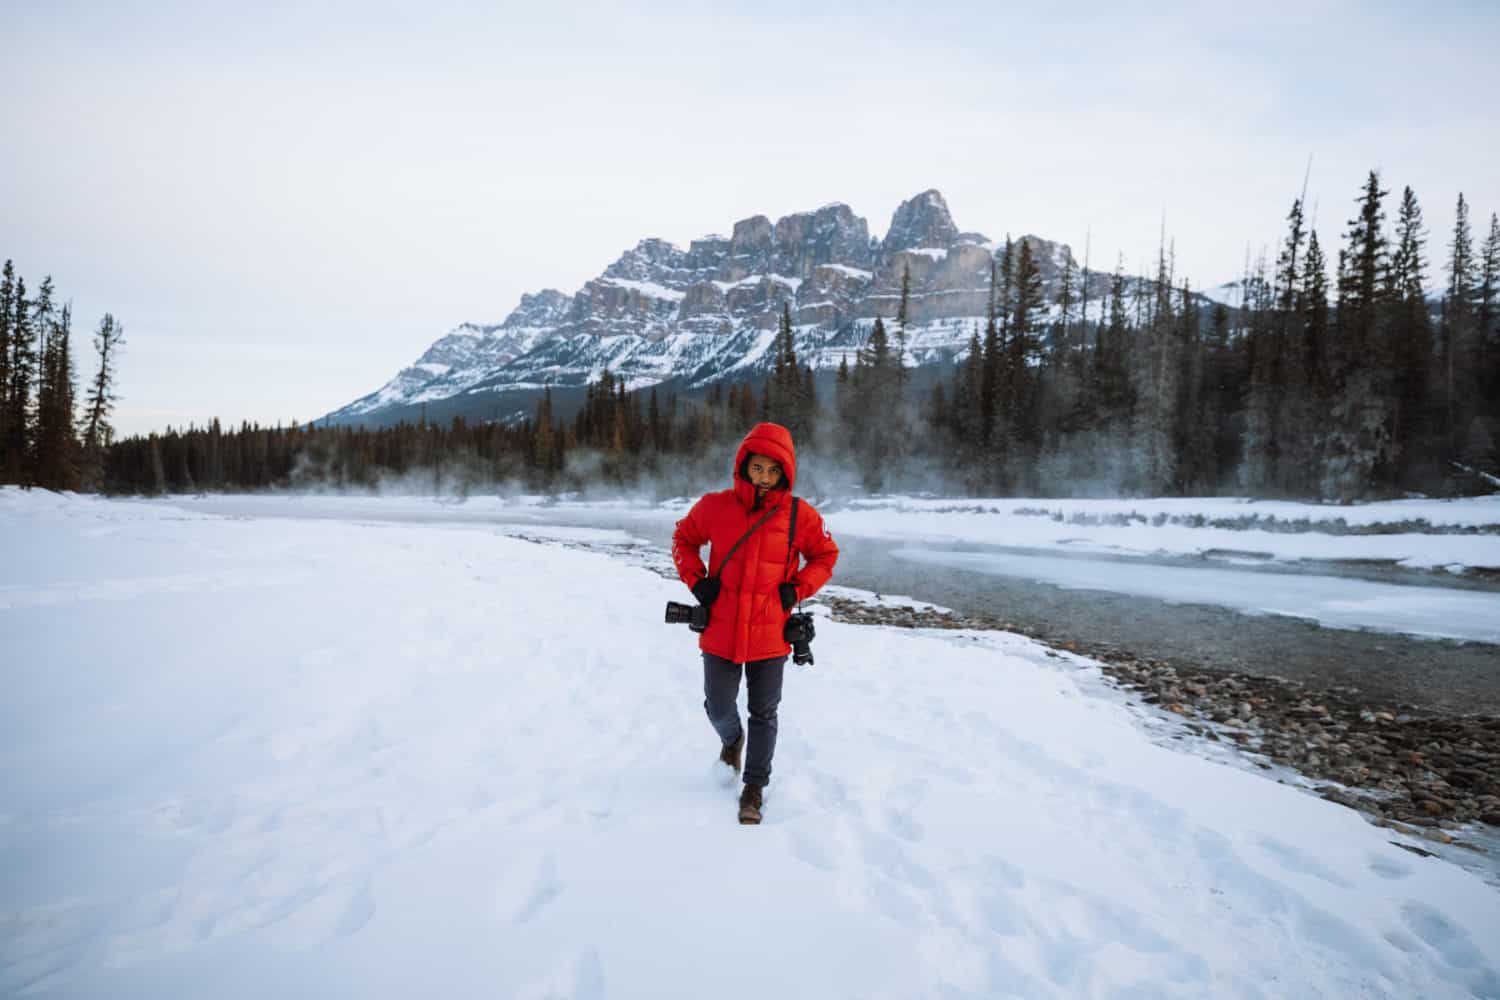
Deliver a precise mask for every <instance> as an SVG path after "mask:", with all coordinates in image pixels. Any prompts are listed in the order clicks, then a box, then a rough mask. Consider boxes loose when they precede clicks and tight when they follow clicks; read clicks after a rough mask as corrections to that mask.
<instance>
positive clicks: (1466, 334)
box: [1441, 193, 1475, 454]
mask: <svg viewBox="0 0 1500 1000" xmlns="http://www.w3.org/2000/svg"><path fill="white" fill-rule="evenodd" d="M1448 248H1449V254H1448V291H1447V295H1446V296H1445V297H1444V299H1443V326H1442V353H1441V358H1442V369H1443V407H1444V416H1445V420H1444V439H1445V442H1446V444H1447V447H1448V452H1449V453H1450V454H1457V453H1458V451H1459V445H1460V442H1459V440H1458V432H1459V430H1460V428H1461V426H1462V423H1463V422H1462V420H1461V416H1462V410H1463V408H1464V404H1465V403H1467V397H1468V393H1466V392H1465V391H1464V390H1465V388H1467V387H1466V385H1465V382H1466V379H1465V377H1464V376H1465V374H1466V373H1467V372H1468V371H1469V363H1470V362H1471V358H1470V355H1471V354H1472V353H1474V352H1472V350H1471V349H1470V344H1471V341H1472V340H1473V330H1472V327H1473V308H1472V307H1473V300H1474V292H1475V281H1474V241H1473V235H1472V234H1471V233H1470V230H1469V206H1468V203H1467V202H1465V201H1464V196H1463V194H1462V193H1460V194H1459V196H1458V208H1457V211H1456V213H1455V219H1454V223H1453V240H1452V242H1451V243H1449V245H1448Z"/></svg>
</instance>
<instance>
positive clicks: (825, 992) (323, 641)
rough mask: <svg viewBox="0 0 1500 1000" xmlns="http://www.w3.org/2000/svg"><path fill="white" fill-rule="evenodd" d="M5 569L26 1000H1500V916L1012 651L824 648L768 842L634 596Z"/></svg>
mask: <svg viewBox="0 0 1500 1000" xmlns="http://www.w3.org/2000/svg"><path fill="white" fill-rule="evenodd" d="M568 530H571V531H573V532H577V531H579V530H581V529H577V528H573V529H568ZM574 537H575V538H576V537H582V536H579V535H575V536H574ZM0 549H3V551H4V552H5V553H6V557H7V558H6V559H5V560H4V562H3V564H0V661H3V662H4V663H5V664H6V669H7V672H8V675H9V676H8V680H9V696H8V698H7V699H6V701H5V702H4V703H3V707H0V723H3V725H0V732H3V733H4V735H3V737H0V740H3V743H0V776H3V778H0V780H3V781H4V785H5V787H6V789H7V801H6V804H5V807H4V808H5V813H4V815H3V817H0V880H3V883H4V885H5V889H6V891H5V893H4V903H3V904H0V905H3V907H4V911H3V915H0V992H3V993H6V994H23V995H38V996H46V995H57V996H61V995H67V996H101V997H102V996H120V995H149V996H153V997H172V996H193V995H198V994H200V993H201V991H202V988H203V984H204V983H205V982H210V981H211V982H213V983H215V984H216V985H215V991H216V993H218V994H221V995H227V996H245V997H252V996H254V997H259V996H266V995H278V994H279V995H286V994H290V993H292V992H301V993H318V994H323V995H330V994H339V995H361V996H406V995H411V994H413V993H416V992H436V993H439V994H441V995H445V996H507V997H541V996H547V995H567V996H592V997H602V996H607V995H616V996H642V995H651V996H699V995H701V994H702V992H703V989H704V987H703V984H704V983H705V982H708V981H712V982H714V983H715V986H714V992H715V993H716V995H721V996H740V995H744V996H764V995H767V994H768V993H770V994H774V995H780V996H809V997H812V996H818V997H821V996H829V995H856V996H892V997H896V996H900V997H917V996H934V995H947V996H985V997H994V996H1017V997H1045V996H1058V997H1073V996H1090V995H1101V996H1102V995H1122V994H1125V993H1135V994H1136V995H1152V996H1184V997H1188V996H1192V997H1197V996H1204V995H1214V996H1246V997H1253V996H1302V997H1316V996H1327V997H1344V996H1351V995H1373V996H1392V997H1406V996H1418V995H1421V996H1431V997H1447V996H1452V997H1461V996H1470V995H1474V994H1479V995H1487V994H1494V993H1497V992H1500V941H1497V940H1496V939H1495V937H1494V934H1493V928H1494V927H1495V926H1500V894H1497V893H1496V892H1494V891H1493V890H1492V889H1490V888H1489V887H1487V886H1485V885H1484V884H1483V883H1482V882H1481V881H1480V880H1479V879H1478V878H1477V877H1475V876H1474V875H1472V874H1470V873H1467V872H1464V871H1462V870H1460V869H1458V868H1457V867H1455V866H1453V865H1450V864H1447V863H1445V862H1443V861H1440V860H1438V859H1432V858H1418V857H1415V856H1413V855H1411V854H1409V853H1407V852H1405V851H1403V850H1400V849H1399V848H1397V847H1395V846H1392V845H1391V844H1390V843H1389V842H1388V841H1389V840H1390V839H1391V834H1390V832H1389V831H1384V830H1380V829H1377V828H1375V827H1372V826H1370V825H1368V824H1367V823H1365V822H1364V821H1363V820H1361V819H1360V818H1359V817H1358V816H1356V815H1355V814H1354V813H1352V812H1350V811H1349V810H1346V809H1344V808H1342V807H1340V806H1336V805H1333V804H1331V803H1327V802H1323V801H1320V800H1318V799H1315V798H1312V797H1310V796H1308V795H1305V794H1303V793H1300V792H1297V791H1295V790H1293V789H1291V788H1288V787H1285V786H1282V785H1278V784H1276V783H1274V782H1272V781H1268V780H1265V779H1263V778H1260V777H1257V776H1255V775H1253V774H1250V773H1246V772H1243V771H1240V770H1236V769H1234V768H1230V767H1225V766H1223V765H1220V764H1215V763H1212V762H1209V761H1205V760H1202V759H1199V758H1197V757H1194V756H1189V755H1184V754H1178V753H1172V752H1170V751H1169V750H1167V749H1164V748H1163V747H1160V746H1158V745H1156V743H1154V742H1153V741H1152V739H1151V738H1150V737H1149V734H1148V733H1146V732H1145V731H1144V730H1143V729H1142V727H1141V725H1140V724H1139V722H1138V720H1137V718H1136V717H1135V716H1134V715H1133V714H1132V713H1131V712H1130V711H1128V710H1127V709H1126V707H1125V706H1123V705H1122V704H1120V703H1119V702H1117V701H1114V700H1111V699H1108V698H1103V697H1096V696H1094V695H1093V694H1092V693H1091V691H1092V690H1093V689H1095V688H1097V681H1098V671H1097V668H1095V667H1092V666H1089V665H1088V664H1087V663H1082V662H1078V661H1074V660H1072V659H1070V658H1064V659H1057V658H1053V657H1050V656H1047V655H1046V654H1045V652H1044V651H1043V650H1042V649H1041V648H1040V647H1038V646H1036V645H1035V644H1033V643H1031V642H1029V641H1027V640H1025V639H1023V638H1020V637H1016V636H1008V635H1005V634H979V633H964V632H954V633H947V634H936V633H931V632H920V631H919V632H911V631H905V630H898V629H884V628H871V627H856V626H847V625H841V624H838V623H833V622H828V621H825V622H824V623H823V624H822V625H820V630H819V637H818V640H817V643H816V649H817V652H818V665H817V666H816V667H814V668H812V669H809V670H797V671H794V672H793V673H792V674H791V676H790V678H789V683H788V689H787V694H786V700H785V702H784V704H783V711H782V737H781V745H780V748H779V750H778V755H777V760H776V775H775V777H774V779H773V783H772V787H771V790H770V794H769V795H768V798H767V814H766V824H765V825H764V826H762V827H760V828H755V829H746V828H740V827H738V826H737V825H736V824H735V822H734V815H733V794H734V793H733V791H732V790H726V789H725V788H723V787H721V786H719V785H717V784H716V783H715V781H714V778H713V776H712V774H711V769H712V765H711V760H712V757H713V754H714V746H713V736H712V733H711V731H710V729H709V728H708V724H707V722H706V721H705V720H704V719H703V718H702V717H701V714H702V709H701V697H700V696H699V695H698V694H697V690H698V687H699V682H700V678H699V670H698V666H697V663H696V659H695V656H694V652H693V647H692V640H691V636H690V635H689V634H688V633H687V632H686V630H683V629H674V628H668V627H667V626H664V625H662V624H660V618H661V605H662V602H663V601H664V600H666V599H680V598H681V596H682V593H681V587H680V586H679V585H677V584H675V583H673V582H671V581H667V580H663V579H660V578H659V577H657V576H655V575H653V574H652V573H650V572H648V571H646V570H643V569H640V568H636V567H631V566H627V565H622V564H621V563H619V562H616V561H612V560H610V559H608V558H606V557H604V556H601V555H597V554H593V553H587V552H578V551H572V550H568V549H564V548H559V547H555V546H539V545H533V544H528V543H526V542H524V541H520V540H517V539H515V538H509V537H504V536H503V535H502V534H501V533H500V532H498V531H496V530H494V529H492V528H487V527H483V526H475V525H470V526H464V525H459V526H453V525H446V526H434V525H423V524H393V523H379V524H377V523H366V524H354V523H346V522H341V521H337V520H321V521H310V520H286V521H271V520H237V519H233V518H225V517H216V516H209V515H203V514H198V513H191V512H185V511H182V510H180V509H175V508H173V507H171V506H169V505H160V504H137V503H127V502H103V501H98V500H93V499H81V498H58V497H55V496H52V495H48V494H42V493H34V494H30V495H22V494H20V493H19V492H18V491H14V490H8V491H4V492H3V493H0ZM747 953H749V954H753V955H765V956H774V960H769V959H768V960H767V961H765V962H761V963H757V964H755V965H754V967H753V968H754V975H748V974H742V973H743V971H744V970H745V968H746V965H745V962H746V954H747Z"/></svg>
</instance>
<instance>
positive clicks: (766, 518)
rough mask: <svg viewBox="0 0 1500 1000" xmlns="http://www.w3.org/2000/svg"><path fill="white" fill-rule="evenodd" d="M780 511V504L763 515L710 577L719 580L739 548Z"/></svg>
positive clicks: (734, 545)
mask: <svg viewBox="0 0 1500 1000" xmlns="http://www.w3.org/2000/svg"><path fill="white" fill-rule="evenodd" d="M780 509H781V505H780V504H778V505H777V506H775V507H772V508H771V509H770V510H768V511H766V512H765V513H764V514H762V515H761V516H760V520H759V521H756V522H755V523H754V524H752V525H750V530H748V531H746V532H745V533H744V534H743V535H741V536H740V540H739V541H737V542H735V543H734V544H733V545H731V546H730V547H729V551H728V552H726V553H725V554H724V558H723V559H721V560H719V569H718V572H716V573H710V574H708V575H709V576H710V577H713V578H714V579H718V576H719V573H722V572H724V567H725V566H728V565H729V560H730V558H731V557H733V555H734V554H735V553H736V552H738V551H739V548H740V546H741V545H744V544H745V540H746V539H748V538H749V537H750V536H751V535H753V534H755V531H756V529H757V528H759V527H760V526H761V525H762V524H765V523H766V522H767V521H769V520H770V519H771V515H772V514H774V513H776V512H777V511H778V510H780ZM792 509H793V510H794V511H795V510H796V507H793V508H792Z"/></svg>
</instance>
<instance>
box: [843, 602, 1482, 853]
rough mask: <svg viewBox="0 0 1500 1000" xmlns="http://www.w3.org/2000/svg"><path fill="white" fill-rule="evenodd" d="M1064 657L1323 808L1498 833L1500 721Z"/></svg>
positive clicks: (1435, 828) (987, 624)
mask: <svg viewBox="0 0 1500 1000" xmlns="http://www.w3.org/2000/svg"><path fill="white" fill-rule="evenodd" d="M877 596H878V595H877ZM817 600H818V603H821V604H825V605H827V606H828V607H829V609H830V610H831V611H832V612H833V618H834V620H835V621H840V622H848V623H851V624H863V625H894V626H897V627H903V628H941V629H982V630H996V629H999V630H1004V631H1010V632H1017V633H1020V634H1022V635H1030V636H1032V637H1033V638H1036V637H1037V636H1035V634H1034V630H1031V629H1028V628H1024V627H1021V626H1017V625H1015V624H1013V623H1010V622H1006V621H1002V620H999V619H994V618H988V617H985V616H974V615H961V614H955V613H951V612H947V611H939V610H937V609H935V608H921V607H908V606H885V605H878V604H877V605H871V604H866V603H861V602H859V601H854V600H847V599H844V598H840V597H833V596H827V595H819V597H818V598H817ZM1057 645H1058V647H1059V648H1061V649H1065V650H1067V651H1069V652H1073V653H1078V654H1080V655H1083V656H1087V657H1089V658H1091V659H1095V660H1097V661H1099V663H1100V664H1101V666H1102V669H1103V672H1104V674H1105V676H1107V677H1108V678H1110V679H1111V680H1112V681H1114V682H1115V683H1116V684H1117V685H1118V686H1120V687H1121V688H1123V689H1125V690H1127V691H1131V692H1134V693H1135V694H1137V695H1139V697H1140V700H1141V702H1142V703H1144V704H1147V705H1154V706H1157V707H1158V708H1160V709H1163V710H1165V711H1168V712H1172V713H1174V714H1176V715H1179V716H1181V717H1182V718H1183V720H1184V724H1185V725H1186V726H1187V727H1188V728H1189V729H1190V730H1191V731H1193V732H1194V733H1196V734H1198V735H1200V736H1202V737H1204V738H1205V739H1208V740H1213V741H1218V742H1223V743H1227V744H1229V745H1233V746H1236V747H1238V749H1239V750H1240V751H1241V752H1243V753H1245V754H1246V755H1248V756H1249V757H1250V758H1251V759H1252V760H1253V761H1254V762H1255V763H1256V764H1257V765H1258V766H1260V767H1262V768H1265V769H1271V768H1273V767H1276V766H1282V767H1287V768H1291V769H1294V770H1296V771H1298V772H1300V773H1301V774H1303V775H1305V776H1306V777H1308V778H1309V779H1312V780H1313V781H1314V782H1321V783H1322V784H1318V785H1317V786H1316V791H1317V792H1318V794H1320V795H1321V796H1322V797H1323V798H1325V799H1328V800H1329V801H1332V802H1337V803H1339V804H1341V805H1344V806H1348V807H1349V808H1351V809H1356V810H1358V811H1360V812H1361V813H1363V814H1364V815H1365V816H1366V817H1367V818H1368V819H1370V820H1371V822H1374V823H1376V824H1377V825H1380V826H1385V827H1389V828H1391V829H1394V830H1397V831H1398V832H1401V833H1405V834H1407V835H1410V836H1420V837H1424V838H1426V839H1427V840H1430V841H1434V842H1436V843H1442V844H1457V845H1459V846H1465V847H1469V848H1471V849H1473V850H1482V848H1479V847H1478V846H1477V845H1474V844H1468V843H1465V842H1464V841H1463V840H1462V839H1461V835H1460V836H1455V834H1454V832H1450V831H1455V830H1456V829H1457V828H1459V827H1461V826H1463V825H1464V824H1468V823H1475V822H1478V823H1484V824H1487V825H1489V826H1491V827H1495V828H1500V718H1497V717H1493V716H1474V715H1449V714H1441V713H1435V712H1430V711H1419V710H1417V709H1416V708H1414V707H1413V706H1410V705H1401V704H1394V705H1384V704H1373V703H1370V702H1368V701H1366V700H1363V699H1361V698H1360V697H1359V694H1358V692H1357V691H1355V690H1353V689H1351V688H1340V687H1333V688H1323V689H1317V688H1313V687H1310V686H1307V685H1304V684H1302V683H1300V682H1297V681H1292V680H1285V679H1282V678H1277V677H1261V676H1256V675H1253V674H1246V673H1238V672H1235V673H1230V672H1221V671H1212V670H1204V669H1194V668H1187V667H1183V666H1180V665H1179V666H1174V665H1172V664H1168V663H1164V662H1162V661H1160V660H1155V659H1150V658H1146V657H1139V656H1136V655H1134V654H1132V653H1130V652H1128V651H1125V650H1121V649H1116V648H1113V647H1105V646H1090V645H1089V644H1086V643H1077V642H1063V643H1060V644H1057ZM1402 846H1408V845H1402ZM1408 849H1411V848H1409V846H1408Z"/></svg>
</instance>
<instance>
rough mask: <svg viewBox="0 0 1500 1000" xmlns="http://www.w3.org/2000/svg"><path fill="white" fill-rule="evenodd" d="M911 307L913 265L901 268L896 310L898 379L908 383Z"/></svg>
mask: <svg viewBox="0 0 1500 1000" xmlns="http://www.w3.org/2000/svg"><path fill="white" fill-rule="evenodd" d="M910 307H911V265H910V264H905V265H903V266H902V268H901V302H900V304H899V305H898V306H897V308H896V377H897V378H898V379H900V380H901V381H902V382H905V381H906V324H907V321H908V312H907V310H908V309H909V308H910Z"/></svg>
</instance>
